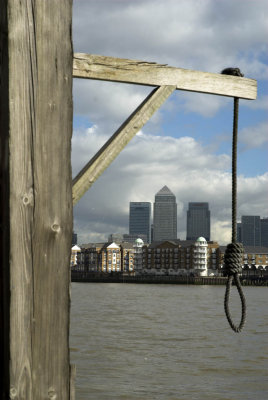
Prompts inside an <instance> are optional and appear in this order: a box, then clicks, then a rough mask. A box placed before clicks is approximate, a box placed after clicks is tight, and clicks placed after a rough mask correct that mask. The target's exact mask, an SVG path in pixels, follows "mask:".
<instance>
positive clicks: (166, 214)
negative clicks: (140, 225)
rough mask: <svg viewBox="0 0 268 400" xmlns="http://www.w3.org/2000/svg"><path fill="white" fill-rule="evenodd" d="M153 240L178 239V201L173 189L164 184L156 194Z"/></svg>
mask: <svg viewBox="0 0 268 400" xmlns="http://www.w3.org/2000/svg"><path fill="white" fill-rule="evenodd" d="M153 235H154V237H153V240H154V241H160V240H173V239H177V203H176V197H175V195H174V194H173V193H172V192H171V190H170V189H169V188H168V187H167V186H164V187H163V188H162V189H161V190H159V192H157V193H156V195H155V202H154V229H153Z"/></svg>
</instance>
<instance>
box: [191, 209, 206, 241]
mask: <svg viewBox="0 0 268 400" xmlns="http://www.w3.org/2000/svg"><path fill="white" fill-rule="evenodd" d="M198 237H204V238H205V239H206V241H209V240H210V211H209V205H208V203H204V202H203V203H200V202H198V203H197V202H191V203H189V205H188V211H187V234H186V240H196V239H197V238H198Z"/></svg>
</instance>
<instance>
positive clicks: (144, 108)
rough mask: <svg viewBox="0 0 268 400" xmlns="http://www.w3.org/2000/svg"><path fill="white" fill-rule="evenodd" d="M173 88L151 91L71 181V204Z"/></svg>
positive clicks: (162, 87)
mask: <svg viewBox="0 0 268 400" xmlns="http://www.w3.org/2000/svg"><path fill="white" fill-rule="evenodd" d="M175 89H176V87H175V86H161V87H159V88H157V89H155V90H153V91H152V92H151V93H150V94H149V96H147V98H146V99H145V100H144V101H143V102H142V103H141V104H140V106H139V107H138V108H137V109H136V110H135V111H134V112H133V113H132V115H131V116H130V117H129V118H128V119H127V120H126V121H125V122H124V123H123V124H122V125H121V126H120V128H119V129H118V130H117V131H116V132H115V133H114V134H113V135H112V136H111V138H110V139H109V140H108V141H107V142H106V143H105V144H104V145H103V146H102V148H101V149H100V150H99V151H98V152H97V154H96V155H95V156H94V157H93V158H92V159H91V160H90V161H89V162H88V164H87V165H86V166H85V167H84V168H83V169H82V171H81V172H80V173H79V174H78V175H77V176H76V177H75V178H74V180H73V204H76V203H77V202H78V201H79V200H80V198H81V197H82V196H83V194H84V193H85V192H86V191H87V190H88V189H89V188H90V186H91V185H92V184H93V183H94V182H95V181H96V180H97V178H98V177H99V176H100V175H101V174H102V172H103V171H104V170H105V169H106V168H107V167H108V166H109V165H110V164H111V162H112V161H113V160H114V159H115V158H116V157H117V156H118V154H119V153H120V152H121V151H122V149H123V148H124V147H125V146H126V145H127V144H128V142H129V141H130V140H131V139H132V138H133V137H134V136H135V135H136V133H137V132H138V131H139V130H140V129H141V128H142V127H143V125H144V124H145V123H146V122H147V121H148V120H149V119H150V118H151V116H152V115H153V114H154V113H155V111H157V110H158V108H159V107H160V106H161V105H162V104H163V102H164V101H165V100H166V99H167V98H168V97H169V96H170V95H171V93H173V91H174V90H175Z"/></svg>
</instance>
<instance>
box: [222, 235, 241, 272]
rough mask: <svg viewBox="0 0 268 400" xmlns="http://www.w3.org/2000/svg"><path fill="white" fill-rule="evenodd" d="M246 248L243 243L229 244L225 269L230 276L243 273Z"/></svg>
mask: <svg viewBox="0 0 268 400" xmlns="http://www.w3.org/2000/svg"><path fill="white" fill-rule="evenodd" d="M243 253H244V248H243V245H242V243H229V244H228V245H227V248H226V250H225V254H224V269H225V272H226V273H227V275H228V276H232V275H235V274H239V273H241V272H242V265H241V264H242V262H241V261H242V256H243Z"/></svg>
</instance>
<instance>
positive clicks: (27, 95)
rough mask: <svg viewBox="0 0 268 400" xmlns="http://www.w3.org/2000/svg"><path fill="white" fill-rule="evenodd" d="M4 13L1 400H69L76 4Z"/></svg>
mask: <svg viewBox="0 0 268 400" xmlns="http://www.w3.org/2000/svg"><path fill="white" fill-rule="evenodd" d="M0 5H1V7H0V8H1V39H0V42H1V44H0V46H1V49H0V50H1V51H0V54H1V57H2V58H1V60H0V61H1V76H0V85H1V96H2V100H1V114H0V123H1V157H2V159H1V164H0V165H1V175H0V176H1V192H2V187H3V186H4V185H5V189H4V192H3V193H1V210H0V212H1V215H2V217H1V245H2V237H3V236H4V235H5V234H7V237H8V239H7V240H6V239H5V240H4V246H7V248H6V249H5V256H4V259H3V262H4V265H2V266H1V269H2V270H4V271H5V272H4V274H2V273H1V280H2V282H1V286H2V287H4V290H5V292H4V294H3V293H1V314H2V315H3V317H1V323H2V322H4V326H7V327H8V331H9V332H8V335H7V334H5V335H4V336H1V341H2V343H1V347H2V348H6V349H7V350H6V351H5V352H3V355H4V359H3V360H1V361H2V367H4V368H2V370H4V371H5V373H6V375H5V376H4V379H3V378H2V374H1V375H0V376H1V379H3V380H2V382H1V389H0V390H1V395H0V397H1V398H3V399H8V398H10V399H19V400H22V399H23V400H37V399H64V400H65V399H70V376H69V375H70V365H69V337H68V336H69V304H70V298H69V284H70V276H69V263H70V248H71V234H72V180H71V165H70V155H71V135H72V60H73V54H72V40H71V33H70V32H71V20H72V1H71V0H61V1H57V0H51V1H42V0H24V1H17V0H0ZM2 54H3V56H2ZM7 54H8V57H7ZM2 108H3V110H4V111H2ZM2 202H3V203H4V204H5V207H4V208H3V209H2ZM2 224H3V225H2ZM2 248H3V247H2ZM1 289H2V288H1ZM9 293H10V297H9ZM2 326H3V325H2ZM2 326H1V329H2ZM7 357H8V359H7ZM8 392H9V394H8Z"/></svg>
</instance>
